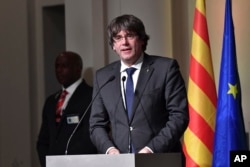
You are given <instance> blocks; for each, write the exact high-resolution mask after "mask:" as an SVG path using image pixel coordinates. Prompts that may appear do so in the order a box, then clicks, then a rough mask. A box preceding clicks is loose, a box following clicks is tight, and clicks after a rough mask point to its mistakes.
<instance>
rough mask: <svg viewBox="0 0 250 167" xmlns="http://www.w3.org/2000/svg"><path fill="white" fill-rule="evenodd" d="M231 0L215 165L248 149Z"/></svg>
mask: <svg viewBox="0 0 250 167" xmlns="http://www.w3.org/2000/svg"><path fill="white" fill-rule="evenodd" d="M246 141H247V140H246V135H245V127H244V120H243V114H242V107H241V87H240V80H239V74H238V67H237V58H236V48H235V39H234V25H233V19H232V12H231V0H226V8H225V22H224V37H223V48H222V57H221V66H220V80H219V91H218V103H217V112H216V126H215V139H214V154H213V155H214V156H213V166H214V167H229V166H230V151H231V150H247V142H246Z"/></svg>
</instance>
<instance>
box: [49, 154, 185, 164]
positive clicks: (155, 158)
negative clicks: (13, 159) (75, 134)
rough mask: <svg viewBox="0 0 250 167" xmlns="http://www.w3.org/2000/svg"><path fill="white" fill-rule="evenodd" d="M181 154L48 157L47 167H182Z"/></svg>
mask: <svg viewBox="0 0 250 167" xmlns="http://www.w3.org/2000/svg"><path fill="white" fill-rule="evenodd" d="M181 161H182V160H181V154H180V153H161V154H119V155H105V154H91V155H58V156H46V167H166V166H171V167H181V165H182V164H181Z"/></svg>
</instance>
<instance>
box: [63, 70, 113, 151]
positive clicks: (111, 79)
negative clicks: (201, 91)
mask: <svg viewBox="0 0 250 167" xmlns="http://www.w3.org/2000/svg"><path fill="white" fill-rule="evenodd" d="M114 79H115V76H114V75H112V76H111V77H109V79H108V80H107V81H106V82H105V83H104V84H103V85H102V86H101V87H100V88H99V90H98V91H97V93H96V94H95V96H94V97H93V98H92V100H91V102H90V103H89V105H88V107H87V108H86V110H85V111H84V113H83V115H82V116H81V118H80V120H79V122H78V124H77V125H76V127H75V129H74V130H73V132H72V133H71V135H70V137H69V139H68V141H67V145H66V149H65V155H67V154H68V147H69V143H70V141H71V139H72V137H73V135H74V134H75V132H76V130H77V129H78V127H79V126H80V124H81V122H82V120H83V118H84V116H85V115H86V113H87V112H88V110H89V108H90V107H91V105H92V104H93V102H94V101H95V99H96V97H97V95H98V94H99V93H100V91H101V90H102V88H103V87H104V86H105V85H107V84H108V83H109V82H111V81H113V80H114Z"/></svg>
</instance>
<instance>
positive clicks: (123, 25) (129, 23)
mask: <svg viewBox="0 0 250 167" xmlns="http://www.w3.org/2000/svg"><path fill="white" fill-rule="evenodd" d="M121 30H124V31H128V32H132V33H135V35H137V36H138V37H139V39H140V40H142V41H144V45H143V46H142V49H143V51H145V50H146V49H147V44H148V40H149V35H147V34H146V31H145V27H144V25H143V22H142V21H141V20H140V19H139V18H137V17H135V16H133V15H127V14H126V15H121V16H118V17H116V18H114V19H113V20H112V21H111V22H110V24H109V25H108V38H109V44H110V46H111V47H112V48H113V44H114V37H115V36H116V35H117V34H118V33H119V32H120V31H121Z"/></svg>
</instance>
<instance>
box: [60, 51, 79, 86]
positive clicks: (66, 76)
mask: <svg viewBox="0 0 250 167" xmlns="http://www.w3.org/2000/svg"><path fill="white" fill-rule="evenodd" d="M80 71H81V70H80V69H79V68H78V67H77V66H76V65H75V64H74V61H73V59H72V57H70V56H68V55H60V56H58V57H57V58H56V62H55V72H56V78H57V80H58V82H59V83H60V84H62V85H63V86H64V87H65V88H66V87H68V86H69V85H71V84H72V83H74V82H75V81H76V80H77V79H79V77H80V75H81V74H80Z"/></svg>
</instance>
